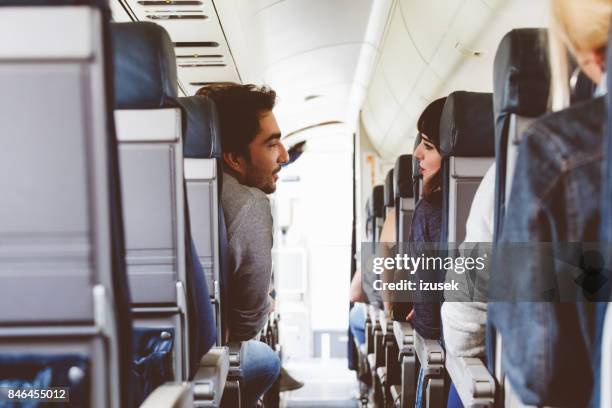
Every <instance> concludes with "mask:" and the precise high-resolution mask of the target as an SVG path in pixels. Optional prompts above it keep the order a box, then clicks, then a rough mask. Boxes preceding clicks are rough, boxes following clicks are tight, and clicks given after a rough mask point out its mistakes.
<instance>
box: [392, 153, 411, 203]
mask: <svg viewBox="0 0 612 408" xmlns="http://www.w3.org/2000/svg"><path fill="white" fill-rule="evenodd" d="M393 178H394V182H395V188H394V190H395V191H394V192H395V198H411V197H414V191H413V188H412V187H413V180H412V155H411V154H402V155H401V156H400V157H398V158H397V160H396V161H395V169H394V170H393Z"/></svg>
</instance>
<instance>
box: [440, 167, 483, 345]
mask: <svg viewBox="0 0 612 408" xmlns="http://www.w3.org/2000/svg"><path fill="white" fill-rule="evenodd" d="M494 205H495V164H492V165H491V167H489V170H487V173H486V174H485V176H484V177H483V179H482V181H481V182H480V185H479V186H478V189H477V190H476V194H475V195H474V200H473V201H472V206H471V208H470V215H469V216H468V219H467V223H466V234H465V241H464V242H492V241H493V208H494ZM450 275H455V274H447V278H452V276H450ZM455 276H456V275H455ZM487 278H488V277H487ZM456 300H460V299H456ZM486 324H487V304H486V303H483V302H465V301H448V302H444V303H443V304H442V332H443V333H444V343H445V346H446V351H447V352H448V353H450V354H452V355H454V356H457V357H484V354H485V328H486Z"/></svg>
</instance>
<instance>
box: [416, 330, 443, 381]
mask: <svg viewBox="0 0 612 408" xmlns="http://www.w3.org/2000/svg"><path fill="white" fill-rule="evenodd" d="M414 349H415V351H416V355H417V357H418V359H419V362H420V363H421V367H422V368H423V370H424V371H425V374H430V375H441V374H443V371H444V354H445V353H444V349H443V348H442V346H441V345H440V343H439V342H438V341H437V340H430V339H425V338H423V337H422V336H421V335H420V334H419V333H417V331H416V330H415V331H414Z"/></svg>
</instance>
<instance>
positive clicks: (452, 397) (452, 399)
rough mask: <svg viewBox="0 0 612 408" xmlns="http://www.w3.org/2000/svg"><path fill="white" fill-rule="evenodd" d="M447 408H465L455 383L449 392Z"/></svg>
mask: <svg viewBox="0 0 612 408" xmlns="http://www.w3.org/2000/svg"><path fill="white" fill-rule="evenodd" d="M446 408H463V403H462V402H461V398H460V397H459V393H458V392H457V388H455V384H453V383H451V386H450V390H449V391H448V400H447V403H446Z"/></svg>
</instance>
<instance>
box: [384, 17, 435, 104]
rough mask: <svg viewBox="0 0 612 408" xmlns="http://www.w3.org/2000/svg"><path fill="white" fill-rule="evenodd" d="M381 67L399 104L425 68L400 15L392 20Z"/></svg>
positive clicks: (385, 41)
mask: <svg viewBox="0 0 612 408" xmlns="http://www.w3.org/2000/svg"><path fill="white" fill-rule="evenodd" d="M379 66H380V67H381V69H382V72H381V74H384V75H385V77H386V79H387V83H388V84H389V87H390V89H391V93H392V94H393V96H394V98H395V100H396V101H398V102H399V103H401V102H402V100H404V99H405V98H406V96H407V95H409V94H410V91H411V89H412V87H413V86H414V84H415V83H416V81H417V80H418V78H419V75H420V73H421V71H422V70H423V68H424V67H425V62H424V61H423V59H422V58H421V56H420V55H419V52H418V51H417V49H416V48H415V47H414V44H413V43H412V42H411V41H410V39H409V37H408V32H407V31H406V28H405V26H404V23H403V21H402V18H401V16H400V15H399V13H395V14H394V16H393V17H392V19H391V22H390V25H389V30H388V32H387V37H386V39H385V40H384V45H383V51H382V54H381V58H380V61H379Z"/></svg>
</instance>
